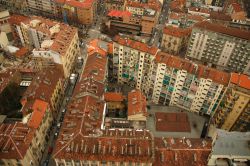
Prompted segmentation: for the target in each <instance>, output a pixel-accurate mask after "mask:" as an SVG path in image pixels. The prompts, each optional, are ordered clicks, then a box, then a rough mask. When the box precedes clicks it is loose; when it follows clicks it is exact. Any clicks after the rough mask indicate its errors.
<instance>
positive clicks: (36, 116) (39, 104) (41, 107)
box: [28, 99, 49, 129]
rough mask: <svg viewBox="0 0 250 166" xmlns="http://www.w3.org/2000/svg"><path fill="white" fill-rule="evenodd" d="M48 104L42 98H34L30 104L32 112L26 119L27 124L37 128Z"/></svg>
mask: <svg viewBox="0 0 250 166" xmlns="http://www.w3.org/2000/svg"><path fill="white" fill-rule="evenodd" d="M48 107H49V104H48V103H47V102H44V101H42V100H39V99H36V100H35V101H34V103H33V106H32V113H31V116H30V119H29V121H28V126H29V127H32V128H35V129H37V128H38V127H39V126H40V123H41V122H42V120H43V117H44V115H45V112H46V110H47V109H48Z"/></svg>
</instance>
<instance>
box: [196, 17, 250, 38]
mask: <svg viewBox="0 0 250 166" xmlns="http://www.w3.org/2000/svg"><path fill="white" fill-rule="evenodd" d="M194 26H195V27H196V28H201V29H205V30H208V31H214V32H218V33H222V34H225V35H229V36H234V37H238V38H242V39H246V40H250V31H246V30H241V29H238V28H230V27H225V26H223V25H219V24H214V23H210V22H208V21H202V22H199V23H196V24H195V25H194Z"/></svg>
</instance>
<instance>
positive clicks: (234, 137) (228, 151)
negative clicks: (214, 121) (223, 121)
mask: <svg viewBox="0 0 250 166" xmlns="http://www.w3.org/2000/svg"><path fill="white" fill-rule="evenodd" d="M249 134H250V133H249V132H227V131H225V130H220V129H216V131H215V133H214V134H213V135H212V140H213V142H212V152H211V154H210V155H209V158H208V163H207V165H208V166H213V165H228V163H229V164H231V165H249V162H250V156H249V153H250V149H249V148H248V146H247V145H248V143H249V139H250V137H249ZM229 145H230V146H229Z"/></svg>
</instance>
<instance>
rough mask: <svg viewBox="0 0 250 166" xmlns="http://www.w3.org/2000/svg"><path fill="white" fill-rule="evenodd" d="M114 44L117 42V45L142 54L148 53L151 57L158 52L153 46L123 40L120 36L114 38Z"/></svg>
mask: <svg viewBox="0 0 250 166" xmlns="http://www.w3.org/2000/svg"><path fill="white" fill-rule="evenodd" d="M113 41H114V42H117V43H118V44H121V45H124V46H126V47H131V48H133V49H136V50H139V51H142V52H146V53H149V54H151V55H155V54H156V53H157V51H158V48H157V47H155V46H152V47H151V46H148V45H147V44H145V43H142V42H139V41H135V40H131V39H128V38H123V37H122V36H119V35H117V36H115V37H114V39H113Z"/></svg>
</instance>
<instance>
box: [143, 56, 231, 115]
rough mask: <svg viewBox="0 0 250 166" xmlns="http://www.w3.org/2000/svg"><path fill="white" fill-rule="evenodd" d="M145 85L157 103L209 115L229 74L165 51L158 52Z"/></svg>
mask: <svg viewBox="0 0 250 166" xmlns="http://www.w3.org/2000/svg"><path fill="white" fill-rule="evenodd" d="M150 71H151V72H150V73H149V76H148V80H147V82H146V88H145V89H143V90H144V92H145V93H146V95H147V97H148V98H149V99H151V100H152V101H153V102H154V103H157V104H163V105H174V106H178V107H180V108H183V109H186V110H190V111H192V112H197V113H201V114H208V115H210V114H211V113H213V112H214V111H215V110H216V108H217V105H218V103H219V102H220V100H221V98H222V96H223V93H224V91H225V87H226V86H227V84H228V81H229V79H230V74H228V73H225V72H221V71H219V70H215V69H212V68H208V67H205V66H202V65H197V64H193V63H192V62H190V61H188V60H185V59H181V58H179V57H175V56H172V55H169V54H166V53H163V52H159V53H158V54H157V55H156V58H155V60H154V61H153V63H152V64H151V69H150Z"/></svg>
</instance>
